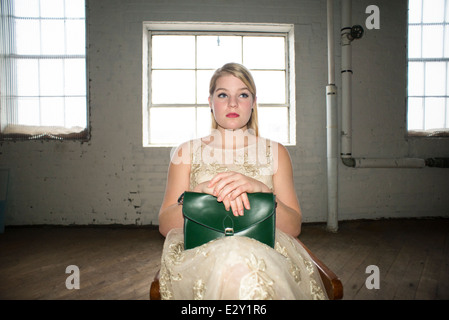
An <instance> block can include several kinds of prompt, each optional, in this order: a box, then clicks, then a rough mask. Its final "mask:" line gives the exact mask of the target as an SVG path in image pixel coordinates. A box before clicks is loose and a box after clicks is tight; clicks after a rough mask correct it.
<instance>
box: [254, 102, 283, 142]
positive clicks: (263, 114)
mask: <svg viewBox="0 0 449 320" xmlns="http://www.w3.org/2000/svg"><path fill="white" fill-rule="evenodd" d="M258 118H259V128H260V135H261V136H263V137H265V138H268V139H272V140H274V141H278V142H284V141H288V128H289V125H288V108H287V107H277V108H274V107H259V109H258Z"/></svg>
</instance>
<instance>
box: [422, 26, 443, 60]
mask: <svg viewBox="0 0 449 320" xmlns="http://www.w3.org/2000/svg"><path fill="white" fill-rule="evenodd" d="M422 32H423V36H422V38H423V43H422V57H423V58H441V57H442V56H443V26H440V25H438V26H423V29H422Z"/></svg>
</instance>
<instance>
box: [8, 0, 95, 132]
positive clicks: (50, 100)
mask: <svg viewBox="0 0 449 320" xmlns="http://www.w3.org/2000/svg"><path fill="white" fill-rule="evenodd" d="M1 20H2V24H1V25H2V27H1V31H0V32H1V38H2V42H3V45H2V51H1V65H0V76H1V79H2V81H1V101H0V103H1V104H0V107H1V114H0V120H1V135H0V138H1V139H3V140H8V139H12V140H17V139H42V138H44V139H85V138H86V137H87V94H86V91H87V90H86V40H85V38H86V37H85V35H86V32H85V3H84V0H5V1H3V0H2V2H1ZM3 79H4V80H3Z"/></svg>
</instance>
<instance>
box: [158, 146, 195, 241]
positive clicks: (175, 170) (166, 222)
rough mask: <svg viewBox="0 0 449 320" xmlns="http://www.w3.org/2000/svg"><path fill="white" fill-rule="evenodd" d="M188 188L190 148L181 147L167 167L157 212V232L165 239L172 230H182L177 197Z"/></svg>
mask: <svg viewBox="0 0 449 320" xmlns="http://www.w3.org/2000/svg"><path fill="white" fill-rule="evenodd" d="M189 188H190V148H189V144H188V143H185V144H183V145H181V146H180V147H179V148H178V149H177V150H176V151H175V153H174V155H173V157H172V159H171V161H170V165H169V167H168V175H167V186H166V188H165V195H164V199H163V201H162V205H161V209H160V210H159V232H160V233H161V234H162V235H163V236H164V237H165V236H166V235H167V233H168V232H169V231H170V230H171V229H174V228H182V227H183V224H184V218H183V216H182V206H180V205H178V198H179V196H180V195H181V194H182V193H183V192H184V191H186V190H189Z"/></svg>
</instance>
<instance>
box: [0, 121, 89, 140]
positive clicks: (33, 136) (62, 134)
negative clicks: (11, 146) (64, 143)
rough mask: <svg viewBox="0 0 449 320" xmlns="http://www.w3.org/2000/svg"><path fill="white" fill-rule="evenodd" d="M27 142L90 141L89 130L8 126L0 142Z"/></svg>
mask: <svg viewBox="0 0 449 320" xmlns="http://www.w3.org/2000/svg"><path fill="white" fill-rule="evenodd" d="M26 140H80V141H86V140H88V130H87V128H82V127H72V128H65V127H51V126H25V125H8V126H7V127H6V128H5V129H4V130H3V131H2V132H1V133H0V141H26Z"/></svg>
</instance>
